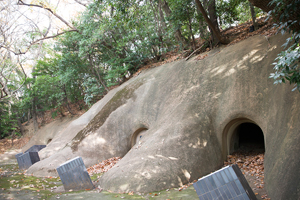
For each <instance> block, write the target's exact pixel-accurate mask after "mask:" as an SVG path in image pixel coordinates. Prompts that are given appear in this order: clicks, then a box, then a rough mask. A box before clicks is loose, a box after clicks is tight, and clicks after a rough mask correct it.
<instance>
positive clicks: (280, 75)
mask: <svg viewBox="0 0 300 200" xmlns="http://www.w3.org/2000/svg"><path fill="white" fill-rule="evenodd" d="M271 4H273V5H275V8H274V9H273V10H271V11H270V13H269V14H270V15H272V16H274V17H275V19H277V22H278V23H277V24H276V26H277V27H279V30H280V31H281V33H282V34H284V33H285V32H287V31H289V32H292V36H291V37H290V38H288V39H287V40H286V43H285V44H284V45H283V46H284V47H285V48H286V50H285V51H282V52H281V53H280V54H278V56H277V58H276V59H275V60H276V62H275V63H274V65H275V66H274V70H275V72H274V73H271V74H270V78H273V79H274V84H278V83H285V82H286V80H287V81H289V82H290V84H294V88H293V91H294V90H298V91H299V92H300V62H299V60H300V47H299V41H300V30H299V26H300V20H299V19H300V13H299V10H298V8H299V7H300V2H299V1H289V2H286V1H282V0H272V1H271Z"/></svg>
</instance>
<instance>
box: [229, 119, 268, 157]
mask: <svg viewBox="0 0 300 200" xmlns="http://www.w3.org/2000/svg"><path fill="white" fill-rule="evenodd" d="M230 149H231V152H230V153H233V152H236V151H244V152H251V151H254V152H257V153H264V152H265V145H264V134H263V132H262V130H261V128H260V127H259V126H258V125H256V124H254V123H250V122H246V123H241V124H240V125H238V126H237V127H236V129H235V130H234V132H233V135H232V138H231V148H230Z"/></svg>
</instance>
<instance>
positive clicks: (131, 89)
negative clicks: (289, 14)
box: [27, 35, 300, 199]
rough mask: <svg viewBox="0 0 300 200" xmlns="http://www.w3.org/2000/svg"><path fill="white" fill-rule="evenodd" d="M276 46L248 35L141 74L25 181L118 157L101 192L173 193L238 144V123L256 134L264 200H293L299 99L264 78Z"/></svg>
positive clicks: (278, 40) (64, 134)
mask: <svg viewBox="0 0 300 200" xmlns="http://www.w3.org/2000/svg"><path fill="white" fill-rule="evenodd" d="M284 42H285V37H282V36H281V35H278V36H274V37H271V38H269V39H266V38H265V36H254V37H251V38H249V39H247V40H245V41H242V42H240V43H238V44H235V45H233V46H229V47H226V48H223V49H215V50H214V51H211V52H210V53H209V55H208V56H207V57H206V58H205V59H203V60H200V61H195V60H192V59H191V60H189V61H183V60H182V61H178V62H174V63H169V64H166V65H163V66H160V67H157V68H154V69H149V70H147V71H145V72H143V73H141V74H140V75H139V76H137V77H136V78H133V79H131V80H129V81H128V82H126V83H124V84H123V85H121V86H120V87H118V88H116V89H114V90H112V91H110V92H109V93H108V94H107V95H106V96H105V97H104V98H103V99H102V100H101V101H99V102H98V103H96V104H95V105H94V106H93V107H92V108H91V109H90V110H89V111H88V112H87V113H85V114H84V115H82V116H81V117H80V118H78V119H76V120H74V121H73V122H72V123H70V125H69V126H68V127H67V128H65V129H64V130H62V131H61V133H60V134H59V136H57V137H56V138H54V139H53V141H52V142H50V143H49V145H48V146H47V147H46V148H45V149H43V150H42V151H41V152H40V157H41V158H43V160H42V161H40V162H38V163H36V164H34V165H33V166H32V167H30V168H29V169H28V171H27V173H28V174H33V175H36V176H48V175H57V173H56V171H55V168H56V167H57V166H59V165H60V164H62V163H64V162H66V161H67V160H69V159H72V158H74V157H76V156H81V157H82V158H83V161H84V163H85V165H86V166H87V167H88V166H91V165H93V164H96V163H98V162H99V161H101V160H104V159H108V158H110V157H114V156H120V157H123V159H122V160H121V161H119V163H118V164H117V165H116V166H114V167H113V168H112V169H111V170H109V171H108V172H107V173H105V174H104V175H103V176H102V177H101V179H100V181H99V184H100V186H101V187H102V188H104V189H107V190H111V191H115V192H129V191H134V192H151V191H158V190H162V189H166V188H171V187H178V186H180V185H182V184H185V183H187V182H191V181H193V180H196V179H198V178H199V177H201V176H203V175H206V174H208V173H210V172H212V171H215V170H217V169H218V168H220V167H221V166H222V164H223V161H224V159H226V156H227V154H229V153H230V152H231V151H232V150H233V149H234V148H235V143H236V142H238V137H237V128H238V127H239V125H241V124H243V123H252V124H255V125H257V126H259V127H260V128H261V130H262V132H263V134H264V142H265V148H266V152H265V182H266V186H267V191H268V193H269V196H270V197H271V198H274V199H298V198H299V197H300V194H299V188H300V179H299V173H298V171H299V170H298V169H299V167H298V166H299V164H300V163H299V160H300V159H299V158H298V154H299V153H300V147H299V145H298V144H297V142H298V141H300V140H299V139H300V134H299V130H298V129H297V128H298V127H297V124H298V123H299V121H300V119H299V116H300V115H299V113H300V101H299V100H300V94H299V93H297V92H291V89H292V87H291V86H290V85H288V84H284V85H279V86H276V85H273V81H272V80H271V79H269V78H268V77H269V74H270V73H271V72H272V65H271V64H272V63H273V62H274V58H275V57H276V55H277V54H278V53H279V52H280V51H281V49H280V47H281V44H283V43H284ZM59 140H61V142H60V143H59ZM55 141H56V142H55ZM136 141H137V142H136ZM295 173H296V174H295ZM279 188H280V190H279Z"/></svg>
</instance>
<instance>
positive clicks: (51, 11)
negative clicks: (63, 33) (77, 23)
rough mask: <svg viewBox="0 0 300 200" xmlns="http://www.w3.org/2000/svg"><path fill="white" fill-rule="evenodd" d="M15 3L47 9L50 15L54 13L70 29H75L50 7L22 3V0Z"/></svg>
mask: <svg viewBox="0 0 300 200" xmlns="http://www.w3.org/2000/svg"><path fill="white" fill-rule="evenodd" d="M17 5H24V6H29V7H38V8H42V9H45V10H47V11H49V12H50V13H51V14H52V15H54V16H55V17H57V18H58V19H59V20H60V21H62V22H63V23H64V24H66V25H67V26H68V27H70V28H71V29H73V30H76V31H77V29H76V28H75V27H74V26H72V25H71V24H69V23H68V22H67V21H66V20H64V19H63V18H62V17H61V16H59V15H58V14H56V13H55V12H54V11H53V10H51V9H50V8H47V7H45V6H44V5H36V4H27V3H24V2H23V0H18V3H17Z"/></svg>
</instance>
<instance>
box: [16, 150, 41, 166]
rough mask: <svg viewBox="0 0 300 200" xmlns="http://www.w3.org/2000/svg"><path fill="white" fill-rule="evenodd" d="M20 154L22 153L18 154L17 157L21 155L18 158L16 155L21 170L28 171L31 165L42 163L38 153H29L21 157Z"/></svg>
mask: <svg viewBox="0 0 300 200" xmlns="http://www.w3.org/2000/svg"><path fill="white" fill-rule="evenodd" d="M20 154H21V153H19V154H17V155H19V156H18V157H17V155H16V158H17V161H18V164H19V168H20V169H28V168H29V167H30V166H31V165H33V164H34V163H36V162H38V161H40V157H39V153H38V152H27V153H24V154H22V155H20Z"/></svg>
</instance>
